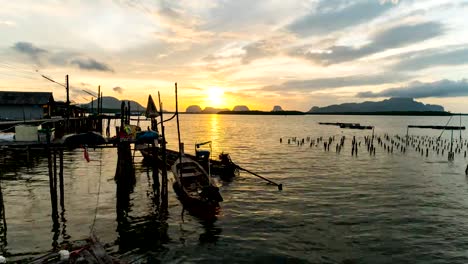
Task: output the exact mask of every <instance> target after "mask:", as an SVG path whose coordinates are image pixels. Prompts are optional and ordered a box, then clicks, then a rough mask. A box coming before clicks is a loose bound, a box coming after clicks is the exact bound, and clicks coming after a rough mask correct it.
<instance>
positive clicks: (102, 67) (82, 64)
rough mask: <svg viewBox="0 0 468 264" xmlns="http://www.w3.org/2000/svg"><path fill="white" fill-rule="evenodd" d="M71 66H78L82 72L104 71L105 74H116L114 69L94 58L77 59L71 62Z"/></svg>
mask: <svg viewBox="0 0 468 264" xmlns="http://www.w3.org/2000/svg"><path fill="white" fill-rule="evenodd" d="M70 64H75V65H77V66H78V67H79V68H80V69H82V70H95V71H104V72H114V70H113V69H112V68H110V67H109V66H108V65H106V64H104V63H102V62H99V61H96V60H95V59H92V58H77V59H74V60H72V61H71V62H70Z"/></svg>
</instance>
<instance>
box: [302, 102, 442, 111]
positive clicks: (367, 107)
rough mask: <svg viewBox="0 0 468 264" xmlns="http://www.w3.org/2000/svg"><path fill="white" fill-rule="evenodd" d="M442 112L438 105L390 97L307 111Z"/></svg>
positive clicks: (313, 108) (315, 107) (314, 108)
mask: <svg viewBox="0 0 468 264" xmlns="http://www.w3.org/2000/svg"><path fill="white" fill-rule="evenodd" d="M400 111H414V112H424V111H433V112H443V111H444V108H443V107H442V106H440V105H431V104H423V103H421V102H416V101H414V99H413V98H390V99H386V100H383V101H379V102H363V103H344V104H339V105H329V106H325V107H317V106H314V107H312V108H311V109H310V110H309V113H367V112H400Z"/></svg>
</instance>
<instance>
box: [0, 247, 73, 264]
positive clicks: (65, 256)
mask: <svg viewBox="0 0 468 264" xmlns="http://www.w3.org/2000/svg"><path fill="white" fill-rule="evenodd" d="M59 255H60V260H68V259H69V258H70V251H68V250H66V249H62V250H60V251H59ZM0 263H1V262H0Z"/></svg>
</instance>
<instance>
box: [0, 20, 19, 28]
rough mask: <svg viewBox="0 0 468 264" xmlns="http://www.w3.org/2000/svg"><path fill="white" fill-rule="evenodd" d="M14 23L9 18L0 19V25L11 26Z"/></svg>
mask: <svg viewBox="0 0 468 264" xmlns="http://www.w3.org/2000/svg"><path fill="white" fill-rule="evenodd" d="M15 25H16V23H15V22H13V21H10V20H0V26H7V27H12V26H15Z"/></svg>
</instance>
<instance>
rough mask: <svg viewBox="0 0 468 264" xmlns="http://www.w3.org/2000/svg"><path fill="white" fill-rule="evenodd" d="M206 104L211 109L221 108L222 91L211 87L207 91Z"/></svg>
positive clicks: (222, 101) (222, 100)
mask: <svg viewBox="0 0 468 264" xmlns="http://www.w3.org/2000/svg"><path fill="white" fill-rule="evenodd" d="M207 95H208V98H207V102H208V105H209V106H211V107H221V106H223V104H224V91H223V90H222V89H220V88H218V87H211V88H209V89H208V90H207Z"/></svg>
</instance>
